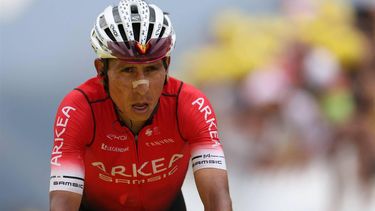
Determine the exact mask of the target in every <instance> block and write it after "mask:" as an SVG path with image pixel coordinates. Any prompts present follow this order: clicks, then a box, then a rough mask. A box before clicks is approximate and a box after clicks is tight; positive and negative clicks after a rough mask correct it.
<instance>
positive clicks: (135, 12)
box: [130, 5, 138, 14]
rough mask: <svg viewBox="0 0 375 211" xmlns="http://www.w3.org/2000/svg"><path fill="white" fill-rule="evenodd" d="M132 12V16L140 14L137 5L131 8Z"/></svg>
mask: <svg viewBox="0 0 375 211" xmlns="http://www.w3.org/2000/svg"><path fill="white" fill-rule="evenodd" d="M130 11H131V13H132V14H137V13H138V7H137V6H136V5H132V6H130Z"/></svg>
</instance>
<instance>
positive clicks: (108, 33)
mask: <svg viewBox="0 0 375 211" xmlns="http://www.w3.org/2000/svg"><path fill="white" fill-rule="evenodd" d="M104 31H105V33H106V34H107V36H108V37H109V38H110V39H111V40H112V41H113V42H115V43H116V44H117V42H116V38H115V37H114V36H113V34H112V32H111V30H109V28H106V29H104Z"/></svg>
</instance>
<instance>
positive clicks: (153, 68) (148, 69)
mask: <svg viewBox="0 0 375 211" xmlns="http://www.w3.org/2000/svg"><path fill="white" fill-rule="evenodd" d="M146 70H147V71H148V72H152V71H157V70H159V68H158V67H155V66H150V67H147V68H146Z"/></svg>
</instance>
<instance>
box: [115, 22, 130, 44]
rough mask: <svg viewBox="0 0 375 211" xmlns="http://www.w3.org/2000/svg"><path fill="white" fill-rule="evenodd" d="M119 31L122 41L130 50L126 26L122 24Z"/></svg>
mask: <svg viewBox="0 0 375 211" xmlns="http://www.w3.org/2000/svg"><path fill="white" fill-rule="evenodd" d="M118 29H119V31H120V34H121V37H122V40H124V43H125V45H126V47H127V48H128V49H130V46H129V43H128V38H127V37H126V34H125V30H124V26H123V25H122V24H119V25H118Z"/></svg>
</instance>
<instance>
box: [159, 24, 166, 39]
mask: <svg viewBox="0 0 375 211" xmlns="http://www.w3.org/2000/svg"><path fill="white" fill-rule="evenodd" d="M164 32H165V27H164V26H163V28H161V32H160V34H159V38H158V39H160V38H162V37H163V34H164Z"/></svg>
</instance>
